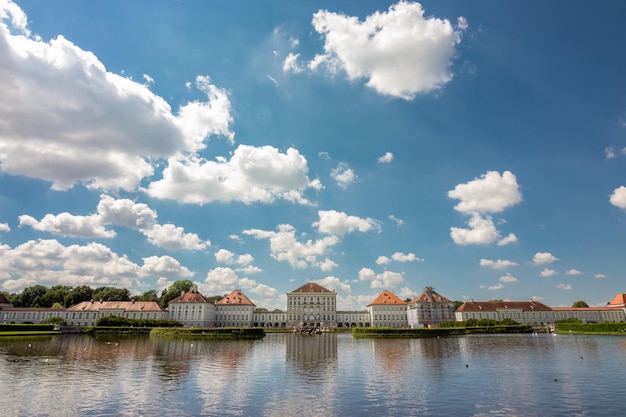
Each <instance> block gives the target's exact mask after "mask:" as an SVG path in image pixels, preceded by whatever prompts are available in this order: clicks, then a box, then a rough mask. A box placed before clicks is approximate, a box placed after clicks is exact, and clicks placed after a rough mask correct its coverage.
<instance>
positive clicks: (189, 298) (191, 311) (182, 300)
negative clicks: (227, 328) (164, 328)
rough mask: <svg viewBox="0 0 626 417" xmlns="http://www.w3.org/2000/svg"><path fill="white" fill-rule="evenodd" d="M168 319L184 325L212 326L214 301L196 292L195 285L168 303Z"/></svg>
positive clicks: (213, 321)
mask: <svg viewBox="0 0 626 417" xmlns="http://www.w3.org/2000/svg"><path fill="white" fill-rule="evenodd" d="M167 307H168V310H169V317H168V318H169V319H170V320H176V321H179V322H181V323H182V324H183V325H184V326H185V327H212V326H214V323H215V318H216V311H217V308H216V307H215V303H213V302H212V301H209V300H207V299H206V298H205V297H204V296H203V295H202V294H200V293H199V292H198V287H197V286H196V285H194V286H192V287H191V289H190V291H187V292H185V291H182V292H181V294H180V295H179V296H178V297H176V298H174V299H173V300H171V301H170V302H169V304H168V306H167Z"/></svg>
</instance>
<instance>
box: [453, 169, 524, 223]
mask: <svg viewBox="0 0 626 417" xmlns="http://www.w3.org/2000/svg"><path fill="white" fill-rule="evenodd" d="M448 197H450V198H454V199H457V200H460V202H459V203H458V204H457V205H456V206H455V207H454V209H455V210H456V211H459V212H461V213H465V214H472V213H499V212H501V211H503V210H504V209H506V208H508V207H511V206H514V205H515V204H517V203H519V202H520V201H522V194H521V193H520V191H519V186H518V185H517V178H516V177H515V175H513V174H512V173H511V172H510V171H505V172H503V173H502V175H500V173H498V172H497V171H488V172H487V173H485V174H483V175H482V176H481V177H480V178H476V179H474V180H472V181H469V182H467V183H464V184H458V185H457V186H456V187H454V190H451V191H448Z"/></svg>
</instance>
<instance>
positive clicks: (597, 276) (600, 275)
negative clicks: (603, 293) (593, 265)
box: [593, 274, 606, 279]
mask: <svg viewBox="0 0 626 417" xmlns="http://www.w3.org/2000/svg"><path fill="white" fill-rule="evenodd" d="M593 277H594V278H596V279H603V278H606V275H604V274H595V275H594V276H593Z"/></svg>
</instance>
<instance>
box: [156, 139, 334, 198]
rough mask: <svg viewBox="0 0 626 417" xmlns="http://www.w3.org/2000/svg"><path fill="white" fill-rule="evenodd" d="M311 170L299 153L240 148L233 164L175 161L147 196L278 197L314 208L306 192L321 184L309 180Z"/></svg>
mask: <svg viewBox="0 0 626 417" xmlns="http://www.w3.org/2000/svg"><path fill="white" fill-rule="evenodd" d="M308 170H309V169H308V166H307V161H306V159H305V158H304V157H303V156H302V155H301V154H300V153H299V152H298V151H297V150H296V149H293V148H289V149H288V150H287V152H286V153H281V152H280V151H279V150H278V149H276V148H274V147H272V146H262V147H254V146H247V145H240V146H239V147H237V149H235V151H234V152H233V155H232V158H231V159H230V161H227V160H226V159H225V158H218V159H217V160H216V161H208V160H205V159H202V158H198V157H176V158H171V159H170V160H169V164H168V166H167V167H166V168H165V170H164V171H163V179H161V180H158V181H155V182H152V183H151V184H150V185H149V186H148V189H147V190H146V192H147V193H148V194H149V195H150V196H152V197H156V198H160V199H173V200H177V201H180V202H183V203H191V204H206V203H210V202H231V201H241V202H243V203H245V204H250V203H255V202H262V203H271V202H273V201H274V200H275V199H277V198H281V199H284V200H287V201H290V202H293V203H299V204H311V203H310V202H309V201H308V200H307V199H306V198H304V197H303V195H302V193H303V192H304V191H305V190H306V189H307V188H313V189H316V190H319V189H321V188H322V186H321V184H320V183H319V181H315V180H314V181H310V180H309V178H308V177H307V174H308Z"/></svg>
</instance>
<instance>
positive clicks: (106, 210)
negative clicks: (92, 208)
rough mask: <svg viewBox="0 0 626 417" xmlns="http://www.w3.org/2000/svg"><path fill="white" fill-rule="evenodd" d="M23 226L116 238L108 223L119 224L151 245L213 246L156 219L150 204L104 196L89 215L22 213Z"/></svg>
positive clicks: (167, 246) (73, 235)
mask: <svg viewBox="0 0 626 417" xmlns="http://www.w3.org/2000/svg"><path fill="white" fill-rule="evenodd" d="M18 218H19V221H20V223H19V225H20V227H22V226H29V227H32V228H33V229H35V230H39V231H43V232H48V233H52V234H56V235H60V236H69V237H80V238H112V237H114V236H116V232H115V231H114V230H112V229H106V227H105V226H109V225H117V226H124V227H128V228H130V229H134V230H138V231H139V232H141V233H142V234H143V235H144V236H146V237H147V239H148V242H150V243H151V244H153V245H155V246H158V247H161V248H165V249H170V250H181V249H184V250H202V249H204V248H206V247H208V246H210V244H211V242H210V241H208V240H207V241H203V240H201V239H200V237H199V236H198V235H197V234H195V233H185V230H184V229H183V228H182V227H178V226H174V225H172V224H165V225H161V224H158V223H157V222H156V219H157V213H156V212H155V211H154V210H152V209H151V208H150V207H148V205H147V204H143V203H135V202H134V201H132V200H129V199H115V198H113V197H110V196H108V195H101V196H100V202H99V203H98V207H97V212H96V213H94V214H91V215H89V216H77V215H72V214H70V213H61V214H58V215H53V214H46V215H45V216H44V217H43V218H42V219H41V220H39V221H38V220H36V219H35V218H33V217H31V216H28V215H21V216H19V217H18Z"/></svg>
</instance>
